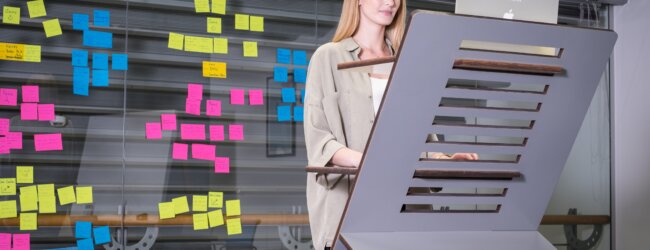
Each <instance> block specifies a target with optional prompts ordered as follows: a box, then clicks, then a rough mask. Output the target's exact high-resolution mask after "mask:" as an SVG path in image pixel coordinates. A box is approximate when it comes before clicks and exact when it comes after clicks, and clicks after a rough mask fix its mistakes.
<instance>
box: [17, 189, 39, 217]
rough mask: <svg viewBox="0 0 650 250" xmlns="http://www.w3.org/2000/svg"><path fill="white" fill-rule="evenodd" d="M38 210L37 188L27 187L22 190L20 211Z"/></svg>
mask: <svg viewBox="0 0 650 250" xmlns="http://www.w3.org/2000/svg"><path fill="white" fill-rule="evenodd" d="M35 210H38V192H37V191H36V186H26V187H21V188H20V211H21V212H27V211H35Z"/></svg>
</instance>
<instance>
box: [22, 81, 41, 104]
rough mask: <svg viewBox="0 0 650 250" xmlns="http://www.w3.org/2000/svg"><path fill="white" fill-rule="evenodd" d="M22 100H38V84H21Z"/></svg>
mask: <svg viewBox="0 0 650 250" xmlns="http://www.w3.org/2000/svg"><path fill="white" fill-rule="evenodd" d="M21 90H22V96H23V102H38V101H39V99H40V98H39V95H38V86H37V85H23V86H22V87H21Z"/></svg>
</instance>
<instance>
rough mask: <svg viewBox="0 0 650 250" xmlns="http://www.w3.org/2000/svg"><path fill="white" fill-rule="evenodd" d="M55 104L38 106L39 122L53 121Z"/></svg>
mask: <svg viewBox="0 0 650 250" xmlns="http://www.w3.org/2000/svg"><path fill="white" fill-rule="evenodd" d="M54 118H55V115H54V104H39V105H38V120H39V121H53V120H54Z"/></svg>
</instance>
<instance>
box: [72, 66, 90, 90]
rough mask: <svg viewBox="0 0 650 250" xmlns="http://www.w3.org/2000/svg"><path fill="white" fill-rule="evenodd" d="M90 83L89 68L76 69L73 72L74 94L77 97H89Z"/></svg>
mask: <svg viewBox="0 0 650 250" xmlns="http://www.w3.org/2000/svg"><path fill="white" fill-rule="evenodd" d="M89 83H90V69H89V68H88V67H74V69H73V71H72V92H73V93H74V94H75V95H84V96H88V88H89V86H88V85H89Z"/></svg>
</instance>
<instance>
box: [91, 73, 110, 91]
mask: <svg viewBox="0 0 650 250" xmlns="http://www.w3.org/2000/svg"><path fill="white" fill-rule="evenodd" d="M93 86H95V87H108V70H107V69H93Z"/></svg>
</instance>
